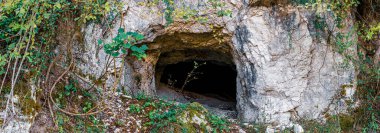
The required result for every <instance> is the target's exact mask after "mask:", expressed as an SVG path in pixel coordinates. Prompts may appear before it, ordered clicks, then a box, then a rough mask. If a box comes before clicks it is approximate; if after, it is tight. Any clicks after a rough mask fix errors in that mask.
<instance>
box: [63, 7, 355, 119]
mask: <svg viewBox="0 0 380 133" xmlns="http://www.w3.org/2000/svg"><path fill="white" fill-rule="evenodd" d="M184 2H185V4H188V5H192V6H190V7H191V8H193V9H199V10H201V12H200V13H204V12H202V10H206V9H205V7H204V6H200V5H205V4H206V3H202V2H203V1H200V3H199V1H198V2H194V1H190V0H185V1H184ZM226 2H227V5H226V6H227V8H228V9H231V10H232V12H233V13H232V17H216V16H215V14H212V13H204V14H203V15H205V16H208V18H209V20H208V21H207V22H206V23H199V22H196V21H191V20H190V21H183V20H180V19H176V20H175V22H174V23H173V24H171V25H170V26H168V27H165V28H164V25H165V23H166V22H165V20H164V18H163V17H162V16H160V15H159V14H158V12H160V11H161V10H162V9H161V8H162V7H159V6H157V7H155V6H153V7H145V6H137V5H136V2H135V1H128V2H127V3H128V4H127V5H125V14H126V15H125V16H124V18H123V19H124V20H123V21H120V19H119V20H118V21H116V24H115V27H114V28H113V29H110V31H106V34H105V35H102V33H103V32H104V30H103V29H104V28H103V27H101V25H96V24H90V25H88V26H86V27H83V32H84V37H85V40H84V42H83V43H82V44H80V43H79V41H78V42H76V43H77V44H75V45H73V46H74V48H73V50H74V54H75V56H76V57H77V58H76V67H75V68H76V72H80V73H82V74H83V75H88V76H89V77H100V75H102V72H103V69H104V67H105V66H106V59H107V55H106V54H105V53H104V52H103V50H102V49H101V48H100V47H98V45H97V43H96V42H97V40H98V39H105V42H106V43H107V42H111V39H112V38H113V37H114V36H115V35H116V33H117V30H118V28H119V27H118V25H120V23H121V22H123V23H122V24H121V25H122V26H125V27H126V30H127V31H137V32H140V33H142V34H144V35H145V36H146V40H144V42H141V43H145V44H148V47H149V49H150V51H149V54H148V57H147V58H146V59H145V60H144V61H138V60H133V59H128V61H129V62H127V63H124V65H123V64H122V63H121V59H116V63H115V65H114V64H111V67H110V69H107V72H108V74H107V75H106V76H105V77H106V78H104V79H105V86H106V87H108V88H110V87H112V85H113V84H114V82H116V80H117V79H115V78H114V77H115V76H114V73H117V72H120V71H122V72H123V74H122V76H121V82H119V84H118V87H119V88H124V89H125V90H126V91H127V92H129V93H131V94H132V95H133V94H136V93H137V92H139V91H142V92H144V93H146V94H148V95H156V86H157V85H158V84H159V83H158V82H159V81H158V80H159V78H157V76H158V77H159V74H158V75H156V74H157V73H160V72H158V71H157V72H156V69H155V67H156V65H157V64H158V60H159V55H160V54H162V53H165V52H173V51H176V50H177V51H178V50H186V49H203V50H204V49H206V50H210V51H217V52H219V53H225V54H226V56H225V57H226V58H231V59H230V60H232V62H233V63H234V64H235V65H236V70H237V79H236V81H237V85H236V86H237V111H238V117H239V120H241V121H242V122H261V123H275V125H274V126H276V125H290V124H291V123H292V122H293V121H294V120H296V119H299V118H305V119H323V114H324V113H326V112H327V113H339V112H344V111H345V110H346V107H345V106H343V107H341V106H339V110H338V112H337V111H336V110H335V111H331V110H334V109H335V108H332V107H337V106H335V105H334V103H336V102H332V101H333V100H335V99H334V98H335V96H336V95H337V94H339V92H340V89H341V87H342V85H352V84H353V83H354V82H355V80H356V77H355V70H354V67H353V66H352V65H351V64H350V63H348V65H345V66H344V67H343V65H342V64H344V61H343V59H344V58H343V56H342V55H340V54H338V53H336V52H334V50H333V48H332V46H330V45H329V42H328V40H327V36H324V35H321V36H320V37H317V36H316V34H317V32H316V31H317V30H316V29H315V28H314V24H313V22H314V19H315V18H313V14H315V12H314V11H311V10H306V9H302V8H298V7H292V6H286V7H277V6H275V7H251V6H248V4H247V0H246V2H242V1H235V0H233V1H232V2H231V3H229V2H228V1H226ZM196 5H198V6H196ZM126 7H129V8H128V10H126V9H127V8H126ZM207 11H208V10H207ZM205 12H206V11H205ZM346 23H347V25H352V20H350V18H347V21H346ZM213 27H220V28H221V29H220V30H215V29H213ZM343 31H344V32H349V31H350V28H347V29H345V30H343ZM352 38H353V39H354V38H356V37H355V36H353V37H352ZM64 46H66V45H62V46H60V47H59V48H58V49H60V50H58V51H64V49H66V48H64ZM350 50H351V51H350V52H355V51H356V50H355V49H354V48H352V49H350ZM62 53H63V52H62ZM205 56H206V57H197V56H188V55H186V54H179V56H178V58H173V59H168V62H171V63H173V62H178V61H181V59H182V60H183V59H204V58H207V59H211V60H224V56H223V58H219V57H218V56H215V55H205ZM226 62H227V61H226ZM163 65H165V64H163ZM114 68H116V69H114ZM157 79H158V80H157ZM351 90H355V88H354V87H353V88H352V89H351Z"/></svg>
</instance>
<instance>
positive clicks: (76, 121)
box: [56, 113, 106, 133]
mask: <svg viewBox="0 0 380 133" xmlns="http://www.w3.org/2000/svg"><path fill="white" fill-rule="evenodd" d="M56 121H57V126H58V131H56V132H59V133H72V132H76V133H77V132H87V133H100V132H102V133H104V132H106V126H105V125H104V124H103V123H102V122H101V121H100V120H99V118H98V117H96V116H94V115H90V116H88V117H81V116H75V117H73V116H68V115H66V114H62V113H57V115H56Z"/></svg>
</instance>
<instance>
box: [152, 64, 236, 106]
mask: <svg viewBox="0 0 380 133" xmlns="http://www.w3.org/2000/svg"><path fill="white" fill-rule="evenodd" d="M196 64H198V65H196ZM196 66H198V67H196ZM160 77H161V78H160V82H161V84H165V85H167V86H169V87H170V88H171V89H174V90H176V91H177V92H178V91H180V90H181V88H183V91H186V92H188V94H194V95H198V96H199V97H202V98H203V100H197V98H196V97H191V96H190V98H192V100H190V101H196V102H199V103H201V104H204V105H206V106H209V107H215V108H219V109H223V110H236V109H235V106H236V68H235V65H232V64H227V63H224V62H219V61H214V60H191V59H190V60H186V61H182V62H178V63H175V64H168V65H165V66H164V68H163V70H162V72H161V76H160ZM185 81H188V82H187V83H186V84H185ZM184 84H185V85H184ZM202 98H199V99H202ZM223 104H226V106H223Z"/></svg>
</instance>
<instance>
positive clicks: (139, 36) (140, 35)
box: [134, 34, 145, 41]
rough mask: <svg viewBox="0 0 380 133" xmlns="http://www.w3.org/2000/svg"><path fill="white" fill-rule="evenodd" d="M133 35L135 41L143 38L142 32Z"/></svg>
mask: <svg viewBox="0 0 380 133" xmlns="http://www.w3.org/2000/svg"><path fill="white" fill-rule="evenodd" d="M134 37H135V38H136V40H137V41H140V40H142V39H144V38H145V37H144V35H142V34H137V35H135V36H134Z"/></svg>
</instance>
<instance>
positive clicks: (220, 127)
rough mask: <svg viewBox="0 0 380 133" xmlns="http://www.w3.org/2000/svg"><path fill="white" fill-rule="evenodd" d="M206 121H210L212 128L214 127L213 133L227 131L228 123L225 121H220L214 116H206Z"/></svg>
mask: <svg viewBox="0 0 380 133" xmlns="http://www.w3.org/2000/svg"><path fill="white" fill-rule="evenodd" d="M207 118H208V120H209V121H210V123H211V125H212V127H214V129H213V132H214V133H216V132H223V131H228V130H229V129H228V125H229V124H228V122H227V121H226V120H225V119H222V118H220V117H218V116H216V115H212V114H211V115H208V117H207Z"/></svg>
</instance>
